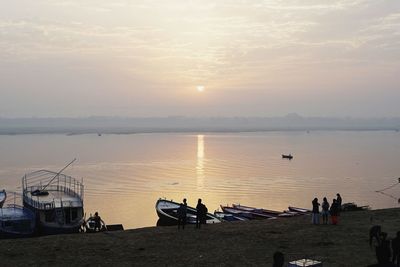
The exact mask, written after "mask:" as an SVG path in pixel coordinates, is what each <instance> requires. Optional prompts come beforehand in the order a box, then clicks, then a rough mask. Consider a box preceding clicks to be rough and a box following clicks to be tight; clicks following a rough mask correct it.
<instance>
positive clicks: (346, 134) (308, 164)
mask: <svg viewBox="0 0 400 267" xmlns="http://www.w3.org/2000/svg"><path fill="white" fill-rule="evenodd" d="M0 151H1V153H0V188H6V189H7V190H16V191H21V177H22V176H23V175H24V174H25V173H27V172H30V171H34V170H39V169H49V170H53V171H58V170H60V169H61V168H62V167H63V166H64V165H66V164H67V163H68V162H69V161H71V160H72V159H73V158H77V161H76V162H75V163H74V164H73V165H72V166H71V167H69V168H68V169H67V170H66V171H65V172H64V173H65V174H68V175H72V176H74V177H76V178H79V179H80V178H83V181H84V184H85V197H84V205H85V212H86V213H87V216H89V214H90V213H94V212H95V211H98V212H99V213H100V215H101V216H102V218H103V219H104V220H105V221H106V223H109V224H113V223H122V224H123V225H124V227H125V228H138V227H146V226H154V225H155V224H156V222H157V215H156V212H155V203H156V201H157V199H158V198H160V197H165V198H167V199H173V200H176V201H181V199H182V198H184V197H185V198H187V199H188V202H189V205H192V206H195V204H196V202H197V199H198V198H202V199H203V202H204V203H205V204H206V206H207V207H208V210H209V211H214V210H215V209H217V208H218V207H219V205H220V204H231V203H240V204H243V205H250V206H256V207H263V208H268V209H276V210H284V209H287V207H288V206H289V205H292V206H300V207H308V208H310V206H311V200H312V199H313V198H314V197H318V198H319V199H321V200H322V198H323V197H324V196H326V197H327V198H328V200H329V202H331V200H332V198H333V197H335V195H336V193H338V192H339V193H341V195H342V198H343V202H356V203H357V204H359V205H370V206H371V207H372V208H374V209H376V208H386V207H398V206H399V204H398V201H397V199H398V198H399V197H400V185H399V186H394V187H393V188H392V189H390V190H387V191H385V194H380V193H376V192H375V191H376V190H379V189H382V188H385V187H387V186H390V185H392V184H395V183H396V182H398V177H400V133H399V132H394V131H393V132H389V131H371V132H369V131H358V132H351V131H312V132H296V131H292V132H291V131H288V132H258V133H217V134H216V133H210V134H186V133H185V134H181V133H153V134H152V133H147V134H130V135H111V134H110V135H102V136H98V135H91V134H88V135H72V136H67V135H1V136H0ZM282 153H287V154H288V153H291V154H292V155H293V156H294V158H293V159H292V160H287V159H282V157H281V154H282Z"/></svg>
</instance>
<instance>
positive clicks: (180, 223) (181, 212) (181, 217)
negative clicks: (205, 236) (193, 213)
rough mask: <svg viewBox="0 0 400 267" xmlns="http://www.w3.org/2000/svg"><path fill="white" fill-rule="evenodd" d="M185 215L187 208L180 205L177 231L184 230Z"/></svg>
mask: <svg viewBox="0 0 400 267" xmlns="http://www.w3.org/2000/svg"><path fill="white" fill-rule="evenodd" d="M186 213H187V207H186V206H185V204H183V203H181V204H180V205H179V208H178V229H180V228H181V226H182V229H185V224H186Z"/></svg>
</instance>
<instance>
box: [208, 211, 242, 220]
mask: <svg viewBox="0 0 400 267" xmlns="http://www.w3.org/2000/svg"><path fill="white" fill-rule="evenodd" d="M214 215H215V216H216V217H217V218H218V219H220V220H221V221H224V222H237V221H248V220H249V219H247V218H244V217H240V216H237V215H233V214H230V213H225V212H222V211H214Z"/></svg>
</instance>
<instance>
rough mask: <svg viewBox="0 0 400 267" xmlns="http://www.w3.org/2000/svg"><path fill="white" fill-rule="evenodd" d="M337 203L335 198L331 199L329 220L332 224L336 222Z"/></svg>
mask: <svg viewBox="0 0 400 267" xmlns="http://www.w3.org/2000/svg"><path fill="white" fill-rule="evenodd" d="M338 212H339V211H338V204H337V200H336V199H333V201H332V205H331V209H330V213H331V220H332V224H333V225H336V224H338Z"/></svg>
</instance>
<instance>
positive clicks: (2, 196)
mask: <svg viewBox="0 0 400 267" xmlns="http://www.w3.org/2000/svg"><path fill="white" fill-rule="evenodd" d="M6 199H7V192H6V190H4V189H3V191H0V208H1V207H3V204H4V202H5V201H6Z"/></svg>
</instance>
